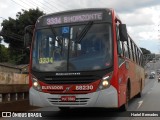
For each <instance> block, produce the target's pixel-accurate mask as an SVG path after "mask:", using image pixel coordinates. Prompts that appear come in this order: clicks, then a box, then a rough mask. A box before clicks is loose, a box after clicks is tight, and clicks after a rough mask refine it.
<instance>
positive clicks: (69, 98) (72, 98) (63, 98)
mask: <svg viewBox="0 0 160 120" xmlns="http://www.w3.org/2000/svg"><path fill="white" fill-rule="evenodd" d="M61 101H62V102H75V101H76V97H75V96H61Z"/></svg>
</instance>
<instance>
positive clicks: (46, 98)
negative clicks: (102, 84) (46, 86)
mask: <svg viewBox="0 0 160 120" xmlns="http://www.w3.org/2000/svg"><path fill="white" fill-rule="evenodd" d="M29 93H30V94H29V101H30V105H33V106H39V107H47V106H57V107H103V108H104V107H105V108H117V107H118V93H117V90H116V89H115V88H114V87H113V86H110V87H109V88H107V89H104V90H100V91H97V92H93V93H88V94H50V93H43V92H39V91H36V90H35V89H33V88H32V87H31V88H30V90H29ZM61 96H76V101H75V102H61Z"/></svg>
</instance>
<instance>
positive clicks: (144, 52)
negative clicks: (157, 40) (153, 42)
mask: <svg viewBox="0 0 160 120" xmlns="http://www.w3.org/2000/svg"><path fill="white" fill-rule="evenodd" d="M140 49H141V50H142V52H143V54H144V55H146V54H151V52H150V51H149V50H147V49H146V48H140Z"/></svg>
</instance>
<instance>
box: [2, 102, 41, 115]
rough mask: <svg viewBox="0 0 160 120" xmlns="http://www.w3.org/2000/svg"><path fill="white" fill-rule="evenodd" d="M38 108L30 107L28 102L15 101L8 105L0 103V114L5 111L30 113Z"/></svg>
mask: <svg viewBox="0 0 160 120" xmlns="http://www.w3.org/2000/svg"><path fill="white" fill-rule="evenodd" d="M37 108H38V107H33V106H30V105H29V101H28V100H23V101H15V102H10V103H9V102H8V103H0V112H4V111H21V112H22V111H28V110H34V109H37Z"/></svg>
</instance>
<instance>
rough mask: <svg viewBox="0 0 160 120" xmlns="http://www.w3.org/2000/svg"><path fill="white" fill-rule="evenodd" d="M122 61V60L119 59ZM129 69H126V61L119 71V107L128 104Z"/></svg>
mask: <svg viewBox="0 0 160 120" xmlns="http://www.w3.org/2000/svg"><path fill="white" fill-rule="evenodd" d="M119 59H120V58H119ZM127 75H128V73H127V69H126V61H125V60H123V62H122V63H121V64H120V66H119V69H118V83H119V91H118V93H119V94H118V95H119V96H118V97H119V106H121V105H123V104H124V103H125V102H126V82H127V81H126V80H127Z"/></svg>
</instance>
